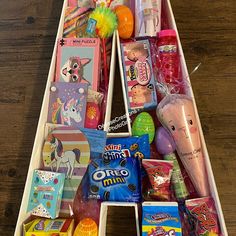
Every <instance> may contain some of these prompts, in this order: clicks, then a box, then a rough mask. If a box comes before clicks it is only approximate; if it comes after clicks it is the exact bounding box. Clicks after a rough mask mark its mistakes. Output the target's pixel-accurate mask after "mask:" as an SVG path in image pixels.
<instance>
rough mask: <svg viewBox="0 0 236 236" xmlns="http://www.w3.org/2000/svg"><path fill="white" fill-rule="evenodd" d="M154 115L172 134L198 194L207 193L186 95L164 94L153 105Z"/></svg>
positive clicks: (198, 137)
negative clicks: (155, 107)
mask: <svg viewBox="0 0 236 236" xmlns="http://www.w3.org/2000/svg"><path fill="white" fill-rule="evenodd" d="M157 116H158V118H159V120H160V121H161V123H162V124H163V126H164V127H165V128H167V129H168V130H169V132H170V133H171V134H172V136H173V138H174V140H175V143H176V149H177V152H178V155H179V157H180V159H181V161H182V163H183V165H184V167H185V169H186V171H187V173H188V175H189V177H190V179H191V181H192V182H193V185H194V187H195V188H196V191H197V192H198V194H199V195H200V196H201V197H205V196H209V185H208V178H207V173H206V168H205V161H204V156H203V153H202V147H201V141H200V135H199V128H198V125H197V120H196V116H195V112H194V108H193V101H192V99H191V98H190V97H188V96H186V95H181V94H171V95H167V96H166V97H165V98H164V99H163V100H162V101H161V102H160V103H159V105H158V107H157Z"/></svg>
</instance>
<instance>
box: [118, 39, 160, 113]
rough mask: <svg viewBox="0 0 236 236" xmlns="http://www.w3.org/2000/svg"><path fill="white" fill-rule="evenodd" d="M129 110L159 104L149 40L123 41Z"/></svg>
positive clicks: (148, 107)
mask: <svg viewBox="0 0 236 236" xmlns="http://www.w3.org/2000/svg"><path fill="white" fill-rule="evenodd" d="M121 51H122V61H123V69H124V79H125V82H126V93H127V97H128V106H129V110H135V109H141V110H147V109H154V108H155V107H156V106H157V96H156V90H155V81H154V76H153V71H152V61H151V54H150V44H149V41H148V40H141V41H136V42H128V43H121Z"/></svg>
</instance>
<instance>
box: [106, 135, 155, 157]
mask: <svg viewBox="0 0 236 236" xmlns="http://www.w3.org/2000/svg"><path fill="white" fill-rule="evenodd" d="M150 155H151V153H150V145H149V137H148V134H145V135H142V136H140V137H128V138H109V139H107V144H106V147H105V152H104V155H103V158H104V159H105V160H115V159H120V158H126V157H135V158H140V159H146V158H150Z"/></svg>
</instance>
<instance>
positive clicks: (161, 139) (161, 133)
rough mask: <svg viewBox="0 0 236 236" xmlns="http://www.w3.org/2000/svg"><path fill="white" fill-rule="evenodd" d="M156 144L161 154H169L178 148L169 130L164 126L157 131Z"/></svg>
mask: <svg viewBox="0 0 236 236" xmlns="http://www.w3.org/2000/svg"><path fill="white" fill-rule="evenodd" d="M155 144H156V148H157V151H158V152H159V153H160V154H161V155H168V154H170V153H174V151H175V149H176V145H175V142H174V140H173V138H172V137H171V135H170V134H169V132H168V131H167V130H166V129H165V128H163V127H160V128H158V129H157V131H156V138H155Z"/></svg>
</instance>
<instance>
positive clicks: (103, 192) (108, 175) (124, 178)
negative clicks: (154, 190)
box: [88, 157, 141, 202]
mask: <svg viewBox="0 0 236 236" xmlns="http://www.w3.org/2000/svg"><path fill="white" fill-rule="evenodd" d="M88 175H89V189H88V198H90V199H99V200H103V201H120V202H140V201H141V184H140V161H139V158H133V157H127V158H119V159H115V160H106V159H102V158H101V159H100V158H99V159H94V160H93V161H92V162H91V163H90V165H89V167H88Z"/></svg>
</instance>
